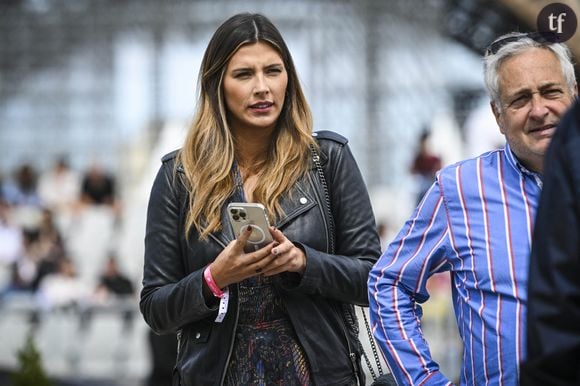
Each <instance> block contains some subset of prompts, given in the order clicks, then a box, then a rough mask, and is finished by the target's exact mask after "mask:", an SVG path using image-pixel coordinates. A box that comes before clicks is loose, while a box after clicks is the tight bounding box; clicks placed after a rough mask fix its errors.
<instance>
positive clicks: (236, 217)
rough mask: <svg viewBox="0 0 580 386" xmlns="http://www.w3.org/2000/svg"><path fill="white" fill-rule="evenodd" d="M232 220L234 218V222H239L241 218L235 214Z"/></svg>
mask: <svg viewBox="0 0 580 386" xmlns="http://www.w3.org/2000/svg"><path fill="white" fill-rule="evenodd" d="M232 218H233V219H234V220H236V221H238V220H239V219H240V216H238V215H237V214H234V215H233V216H232Z"/></svg>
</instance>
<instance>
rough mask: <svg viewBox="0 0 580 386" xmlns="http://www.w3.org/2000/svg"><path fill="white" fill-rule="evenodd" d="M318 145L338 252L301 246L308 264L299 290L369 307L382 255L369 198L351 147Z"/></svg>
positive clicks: (332, 142) (331, 142)
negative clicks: (370, 279) (374, 271)
mask: <svg viewBox="0 0 580 386" xmlns="http://www.w3.org/2000/svg"><path fill="white" fill-rule="evenodd" d="M319 142H320V145H321V151H322V152H323V153H324V155H325V156H326V157H327V159H328V162H326V164H325V165H324V166H323V168H324V172H325V176H326V179H327V183H328V190H329V195H330V197H331V207H332V213H333V217H334V223H335V241H336V247H335V251H336V252H335V254H328V253H324V252H321V251H319V250H315V249H313V248H311V247H309V246H308V245H301V247H302V248H303V250H304V251H305V253H306V258H307V264H306V270H305V271H304V274H303V276H302V278H301V280H300V281H299V283H298V284H297V286H296V287H295V288H294V290H297V291H303V292H305V293H309V294H316V295H320V296H323V297H327V298H333V299H336V300H339V301H341V302H346V303H355V304H360V305H364V306H367V305H368V295H367V279H368V275H369V271H370V269H371V268H372V266H373V264H374V263H375V262H376V261H377V259H378V257H379V256H380V253H381V252H380V242H379V236H378V234H377V230H376V224H375V218H374V214H373V211H372V208H371V202H370V199H369V195H368V192H367V189H366V185H365V183H364V181H363V178H362V175H361V173H360V170H359V168H358V166H357V164H356V161H355V159H354V157H353V155H352V153H351V151H350V148H349V147H348V145H347V144H346V141H344V143H339V142H337V141H335V140H324V139H321V138H320V137H319ZM321 231H322V230H321Z"/></svg>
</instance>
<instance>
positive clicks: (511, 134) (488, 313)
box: [369, 33, 576, 385]
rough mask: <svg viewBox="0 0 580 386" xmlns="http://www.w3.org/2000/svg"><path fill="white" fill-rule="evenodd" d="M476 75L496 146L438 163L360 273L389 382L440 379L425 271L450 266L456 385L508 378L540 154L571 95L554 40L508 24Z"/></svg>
mask: <svg viewBox="0 0 580 386" xmlns="http://www.w3.org/2000/svg"><path fill="white" fill-rule="evenodd" d="M484 72H485V83H486V87H487V89H488V92H489V94H490V97H491V108H492V111H493V113H494V115H495V118H496V121H497V124H498V126H499V128H500V131H501V133H502V134H503V135H504V136H505V138H506V142H507V144H506V146H505V147H504V148H503V149H501V150H496V151H491V152H489V153H485V154H483V155H481V156H479V157H477V158H474V159H470V160H466V161H463V162H459V163H457V164H455V165H452V166H449V167H446V168H444V169H443V170H441V171H440V173H439V174H438V175H437V177H436V180H435V183H434V184H433V185H432V186H431V188H430V189H429V191H428V192H427V193H426V194H425V197H424V198H423V200H422V201H421V202H420V203H419V206H418V207H417V209H416V210H415V212H414V214H413V215H412V217H411V218H410V219H409V220H408V221H407V222H406V224H405V225H404V226H403V228H402V229H401V231H400V232H399V234H398V235H397V236H396V237H395V239H394V240H393V241H392V242H391V244H390V245H389V246H388V248H387V250H386V251H385V253H384V254H383V256H382V257H381V259H380V260H379V261H378V262H377V263H376V265H375V266H374V268H373V270H372V271H371V273H370V277H369V297H370V307H371V320H372V323H373V329H374V335H375V337H376V339H377V341H378V342H379V345H380V347H381V350H382V352H383V354H384V355H385V358H386V360H387V362H388V364H389V367H390V369H391V371H392V373H393V374H394V376H395V377H396V379H397V382H398V384H399V385H419V384H420V385H447V384H450V383H451V382H450V381H449V380H448V379H447V378H446V377H445V375H443V374H442V373H441V372H440V371H439V367H438V365H437V363H436V362H435V361H434V360H433V359H432V358H431V354H430V352H429V347H428V345H427V343H426V342H425V339H424V337H423V334H422V331H421V326H420V318H421V308H420V306H419V305H418V303H423V302H425V301H426V300H427V299H428V297H429V294H428V293H427V290H426V282H427V279H428V278H429V277H430V276H431V275H432V274H434V273H437V272H442V271H450V272H451V279H452V283H453V288H452V290H453V302H454V309H455V314H456V319H457V325H458V327H459V333H460V336H461V338H462V340H463V345H464V349H463V365H462V369H461V375H460V377H461V384H462V385H486V384H490V385H517V383H518V376H519V375H518V365H519V363H520V361H521V360H522V359H524V356H525V348H526V339H525V320H526V289H527V276H528V259H529V253H530V243H531V238H532V236H531V235H532V227H533V218H534V214H535V210H536V207H537V203H538V200H539V196H540V192H541V187H542V179H541V175H542V172H543V168H542V163H543V158H544V154H545V152H546V149H547V148H548V145H549V142H550V139H551V137H552V135H553V133H554V131H555V128H556V125H557V124H558V122H559V120H560V116H561V115H562V114H563V112H564V111H565V110H566V108H567V107H568V106H569V105H570V104H571V103H572V100H573V98H574V96H575V94H576V82H575V79H574V68H573V66H572V64H571V61H570V54H569V51H568V50H567V48H566V47H565V46H564V45H562V44H549V43H547V42H545V40H543V39H542V38H541V35H535V34H522V33H511V34H508V35H504V36H502V37H500V38H499V39H498V40H496V41H495V42H494V43H492V45H491V46H490V48H489V49H488V50H487V52H486V56H485V60H484Z"/></svg>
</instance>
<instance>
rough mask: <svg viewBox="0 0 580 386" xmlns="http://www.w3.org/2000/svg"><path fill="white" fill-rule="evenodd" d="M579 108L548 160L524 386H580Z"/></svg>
mask: <svg viewBox="0 0 580 386" xmlns="http://www.w3.org/2000/svg"><path fill="white" fill-rule="evenodd" d="M578 150H580V103H579V102H576V103H575V104H574V107H573V109H572V110H571V111H570V112H569V113H568V114H566V116H565V117H564V119H563V120H562V122H561V123H560V125H559V128H558V132H557V133H556V135H555V136H554V140H553V141H552V144H551V145H550V151H549V152H548V155H547V156H546V168H545V173H544V188H543V190H542V196H541V199H540V204H539V207H538V215H537V217H536V226H535V229H534V238H533V241H534V242H533V247H532V257H531V259H530V279H529V285H528V317H527V321H528V330H527V331H528V332H527V336H528V347H527V353H528V358H527V361H526V363H525V364H523V365H522V370H521V384H522V385H523V386H524V385H537V386H543V385H580V152H579V151H578Z"/></svg>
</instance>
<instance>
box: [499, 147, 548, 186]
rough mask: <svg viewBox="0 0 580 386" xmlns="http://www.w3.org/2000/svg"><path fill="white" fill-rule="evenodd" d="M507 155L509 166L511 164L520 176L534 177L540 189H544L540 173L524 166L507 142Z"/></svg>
mask: <svg viewBox="0 0 580 386" xmlns="http://www.w3.org/2000/svg"><path fill="white" fill-rule="evenodd" d="M505 155H506V158H507V160H508V164H510V165H511V166H512V167H513V168H514V169H515V170H516V171H517V172H518V173H519V174H520V175H527V176H529V177H532V178H533V179H534V180H535V181H536V183H537V184H538V186H539V187H540V188H541V187H542V175H541V174H540V173H536V172H533V171H531V170H529V169H527V168H526V167H525V166H524V165H522V164H521V162H520V161H519V160H518V158H517V157H516V155H515V154H514V152H513V151H512V149H511V147H510V145H509V144H508V143H507V142H506V144H505Z"/></svg>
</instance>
